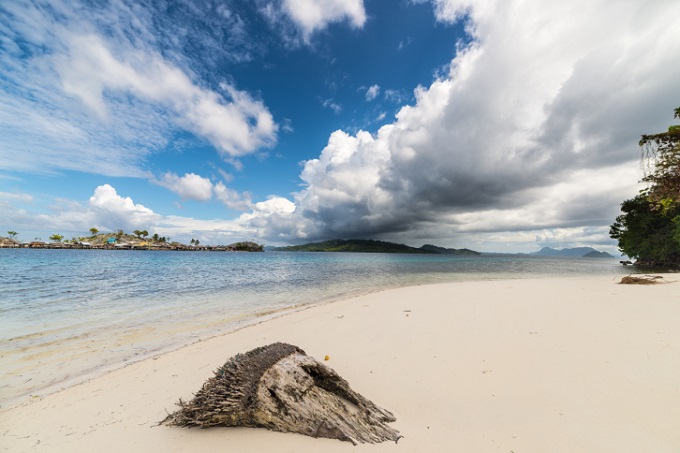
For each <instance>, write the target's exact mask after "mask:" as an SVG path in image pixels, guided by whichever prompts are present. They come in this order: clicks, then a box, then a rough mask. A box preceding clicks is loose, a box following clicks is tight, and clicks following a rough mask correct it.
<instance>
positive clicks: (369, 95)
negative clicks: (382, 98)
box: [366, 85, 380, 102]
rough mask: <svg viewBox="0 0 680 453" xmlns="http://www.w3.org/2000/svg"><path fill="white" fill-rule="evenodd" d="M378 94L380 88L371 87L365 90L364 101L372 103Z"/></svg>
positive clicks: (377, 86) (376, 86)
mask: <svg viewBox="0 0 680 453" xmlns="http://www.w3.org/2000/svg"><path fill="white" fill-rule="evenodd" d="M379 94H380V86H379V85H371V86H370V87H369V88H368V89H367V90H366V101H369V102H370V101H372V100H373V99H375V98H377V97H378V95H379Z"/></svg>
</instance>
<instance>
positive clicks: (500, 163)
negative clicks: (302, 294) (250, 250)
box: [261, 0, 680, 241]
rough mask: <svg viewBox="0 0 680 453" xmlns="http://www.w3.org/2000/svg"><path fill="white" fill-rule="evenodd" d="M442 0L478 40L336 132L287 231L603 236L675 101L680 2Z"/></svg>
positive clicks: (313, 164)
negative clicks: (375, 117)
mask: <svg viewBox="0 0 680 453" xmlns="http://www.w3.org/2000/svg"><path fill="white" fill-rule="evenodd" d="M433 5H434V7H435V12H436V14H437V18H438V20H440V21H445V22H446V21H457V20H461V19H465V20H466V24H467V30H468V33H469V34H470V36H471V38H472V40H471V43H470V44H469V45H468V46H467V47H463V48H459V49H458V53H457V56H456V57H455V59H454V60H453V61H452V62H451V64H450V67H449V72H448V73H447V74H446V75H445V76H444V77H441V78H439V79H438V80H436V81H435V82H434V83H432V84H431V85H430V86H429V87H418V88H417V89H416V90H415V92H414V95H415V103H414V104H413V105H409V106H404V107H403V108H402V109H401V110H400V111H399V112H398V114H397V116H396V120H395V121H394V122H393V123H391V124H388V125H385V126H383V127H382V128H381V129H380V130H379V131H378V132H377V133H375V134H373V135H372V134H369V133H368V132H363V131H362V132H359V133H357V134H355V135H349V134H347V133H345V132H341V131H337V132H335V133H333V134H332V135H331V137H330V139H329V141H328V145H327V147H326V148H325V149H324V150H323V151H322V152H321V155H320V157H319V158H318V159H312V160H309V161H307V162H306V163H305V166H304V169H303V171H302V174H301V179H302V180H303V182H304V184H305V186H304V189H303V190H301V191H300V192H298V193H297V194H295V196H294V203H295V210H294V211H293V212H292V214H291V219H290V220H289V221H288V224H289V226H290V230H289V231H288V232H287V233H282V232H281V231H280V228H279V226H278V225H277V232H276V235H279V236H280V235H281V234H285V235H286V237H287V238H288V239H289V240H299V238H305V239H309V238H328V237H371V236H381V237H387V236H392V237H410V238H411V239H413V238H418V237H438V238H440V241H441V240H442V239H444V240H446V239H447V238H452V237H460V236H461V235H467V237H473V236H474V237H481V236H480V235H483V236H485V237H494V236H495V237H499V235H501V234H502V233H503V232H509V231H524V232H527V231H531V232H532V233H531V236H532V237H533V238H534V239H533V240H534V241H536V240H538V239H536V238H538V237H539V236H540V237H545V234H543V233H541V234H539V233H538V232H542V231H548V230H550V229H559V228H565V229H569V230H570V231H584V228H591V229H596V230H597V232H598V233H597V234H598V235H601V234H602V232H603V231H605V230H606V226H607V225H608V224H609V223H611V222H612V221H613V219H614V217H615V216H616V214H617V212H618V206H619V203H620V201H622V200H623V199H625V198H628V197H630V196H632V195H634V194H635V193H636V192H637V189H638V184H637V181H638V179H639V177H640V175H639V173H638V164H637V159H638V149H637V147H636V143H637V141H638V139H639V136H640V134H642V133H646V132H650V131H655V130H663V129H665V127H666V125H667V123H668V121H669V118H670V115H671V112H672V109H673V108H674V107H676V106H677V105H676V104H677V99H675V100H674V99H672V97H671V96H669V94H670V93H674V92H675V85H676V82H677V80H680V65H672V64H669V62H672V61H678V55H680V29H679V28H678V27H676V26H674V24H675V18H676V17H678V15H679V14H680V4H676V3H671V2H658V3H654V4H649V3H648V2H645V1H643V0H635V1H633V0H631V1H628V2H625V3H623V4H621V5H619V6H618V7H617V8H616V9H615V10H612V8H611V5H610V4H609V3H608V2H605V1H594V2H593V1H590V0H588V1H586V0H581V1H573V2H567V3H565V2H562V1H558V0H552V1H545V0H534V1H500V0H499V1H486V2H473V1H462V0H450V1H446V0H437V1H433ZM386 94H387V92H386ZM269 227H270V226H269V225H268V224H267V223H266V222H265V223H263V224H262V226H261V228H262V234H266V228H269ZM272 228H273V227H272ZM598 237H600V236H598ZM452 240H453V239H452Z"/></svg>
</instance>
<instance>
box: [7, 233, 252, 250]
mask: <svg viewBox="0 0 680 453" xmlns="http://www.w3.org/2000/svg"><path fill="white" fill-rule="evenodd" d="M90 232H91V233H92V235H91V236H87V237H86V236H81V237H74V238H73V239H71V240H68V239H67V240H64V237H63V236H62V235H59V234H54V235H52V236H51V237H50V242H45V241H42V240H41V239H39V238H36V239H34V240H32V241H21V240H19V239H17V235H18V233H16V232H14V231H8V232H7V234H8V236H9V237H2V236H0V248H26V249H80V250H88V249H94V250H159V251H161V250H166V251H167V250H175V251H187V252H196V251H203V252H263V251H264V246H262V245H259V244H257V243H255V242H252V241H243V242H235V243H233V244H229V245H203V244H201V243H200V241H199V240H197V239H192V240H191V241H190V243H189V245H187V244H182V243H180V242H176V241H173V242H170V240H169V239H168V238H165V237H161V236H159V235H158V234H154V235H153V236H149V233H148V232H147V231H146V230H143V231H140V230H135V231H134V232H133V234H127V233H125V232H124V231H123V230H118V231H117V232H115V233H99V231H98V230H97V229H96V228H92V229H91V230H90Z"/></svg>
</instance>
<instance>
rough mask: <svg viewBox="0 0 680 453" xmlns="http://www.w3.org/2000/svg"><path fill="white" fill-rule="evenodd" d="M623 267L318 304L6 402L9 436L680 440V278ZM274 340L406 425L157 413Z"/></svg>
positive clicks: (16, 446) (174, 444) (234, 440)
mask: <svg viewBox="0 0 680 453" xmlns="http://www.w3.org/2000/svg"><path fill="white" fill-rule="evenodd" d="M664 280H666V281H673V282H674V281H676V280H680V275H678V274H675V275H673V274H668V275H666V276H665V278H664ZM615 281H616V279H614V278H611V277H601V276H597V277H588V278H559V279H535V280H502V281H487V282H464V283H448V284H439V285H428V286H416V287H410V288H403V289H397V290H389V291H384V292H380V293H376V294H370V295H366V296H361V297H356V298H353V299H349V300H344V301H340V302H335V303H332V304H327V305H322V306H317V307H313V308H308V309H305V310H301V311H298V312H295V313H292V314H288V315H285V316H281V317H279V318H276V319H272V320H268V321H265V322H263V323H261V324H258V325H254V326H250V327H247V328H244V329H242V330H239V331H237V332H233V333H229V334H226V335H223V336H219V337H215V338H212V339H209V340H206V341H202V342H199V343H197V344H194V345H191V346H187V347H184V348H182V349H180V350H178V351H175V352H170V353H167V354H163V355H160V356H157V357H153V358H150V359H147V360H144V361H142V362H138V363H135V364H132V365H129V366H127V367H125V368H121V369H118V370H116V371H113V372H110V373H108V374H106V375H104V376H102V377H99V378H95V379H92V380H90V381H88V382H86V383H83V384H80V385H76V386H74V387H71V388H67V389H64V390H62V391H60V392H58V393H54V394H52V395H48V396H45V397H42V398H36V399H33V400H32V401H30V402H28V403H25V404H23V405H20V406H17V407H13V408H9V409H3V410H2V412H0V433H1V434H2V437H0V450H2V451H13V452H24V451H36V452H40V451H45V452H93V451H97V452H183V453H185V452H214V451H230V452H241V451H243V452H246V451H247V452H259V451H261V452H318V451H323V452H324V453H330V452H359V451H373V452H384V451H390V452H392V451H394V452H439V451H461V452H486V451H489V452H494V451H501V452H515V453H519V452H539V451H550V452H561V451H564V452H575V451H579V452H610V451H611V452H650V451H654V452H678V451H680V328H679V326H680V281H679V282H678V283H668V284H657V285H648V286H632V285H617V284H616V283H615ZM275 341H283V342H288V343H292V344H295V345H297V346H299V347H301V348H302V349H304V350H305V351H306V352H307V354H308V355H311V356H313V357H316V358H318V359H321V360H323V357H324V356H325V355H329V356H330V360H329V361H328V362H325V363H326V364H328V365H329V366H330V367H332V368H333V369H335V370H336V371H337V372H338V373H339V374H340V375H341V376H343V377H344V378H345V379H346V380H348V381H349V383H350V385H351V386H352V388H354V390H356V391H358V392H359V393H361V394H362V395H364V396H365V397H367V398H368V399H370V400H372V401H373V402H375V403H376V404H378V405H379V406H381V407H384V408H386V409H388V410H390V411H392V412H393V413H394V414H395V415H396V417H397V421H396V422H395V423H393V426H394V427H395V428H397V429H398V430H399V431H400V432H401V434H402V435H403V436H404V437H403V438H402V439H401V440H400V441H399V442H398V443H397V444H395V443H393V442H389V443H382V444H377V445H370V444H363V445H359V446H357V447H354V446H352V445H351V444H349V443H346V442H340V441H337V440H328V439H313V438H309V437H305V436H302V435H298V434H283V433H276V432H270V431H267V430H264V429H247V428H213V429H208V430H200V429H187V428H177V427H166V426H157V423H158V421H160V420H162V419H163V418H164V417H165V415H166V413H167V412H166V411H170V412H172V411H174V410H175V402H176V401H177V400H178V398H180V397H181V398H183V399H190V398H191V397H192V395H193V393H194V392H196V391H197V390H198V389H199V388H200V387H201V385H202V384H203V382H204V381H205V380H206V379H208V378H209V377H210V376H212V372H213V370H215V369H216V368H217V367H219V366H220V365H222V364H223V363H224V362H225V361H226V360H227V359H228V358H230V357H231V356H233V355H234V354H236V353H238V352H245V351H247V350H250V349H252V348H254V347H257V346H261V345H264V344H268V343H271V342H275Z"/></svg>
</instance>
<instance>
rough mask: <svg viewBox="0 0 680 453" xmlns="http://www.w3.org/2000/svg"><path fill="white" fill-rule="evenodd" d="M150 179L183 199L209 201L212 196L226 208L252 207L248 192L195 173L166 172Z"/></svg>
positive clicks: (227, 178)
mask: <svg viewBox="0 0 680 453" xmlns="http://www.w3.org/2000/svg"><path fill="white" fill-rule="evenodd" d="M222 175H223V176H225V177H226V180H229V179H231V178H230V177H229V176H230V175H227V174H224V173H223V172H222ZM151 181H152V182H153V183H155V184H158V185H159V186H162V187H165V188H166V189H168V190H170V191H171V192H174V193H176V194H177V195H179V196H180V197H182V199H183V200H195V201H209V200H211V199H213V197H214V198H216V199H217V200H218V201H219V202H221V203H222V204H223V205H224V206H226V207H227V208H229V209H233V210H236V211H249V210H250V209H252V207H253V203H252V201H251V200H252V195H251V194H250V193H248V192H244V193H239V192H237V191H235V190H233V189H230V188H228V187H227V186H226V185H225V184H224V183H223V182H222V181H218V182H217V183H214V184H213V182H212V181H211V180H210V178H204V177H202V176H200V175H197V174H195V173H186V174H185V175H184V176H178V175H176V174H175V173H171V172H168V173H166V174H164V175H163V177H162V178H160V179H152V180H151Z"/></svg>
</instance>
